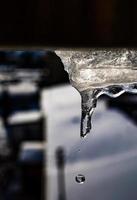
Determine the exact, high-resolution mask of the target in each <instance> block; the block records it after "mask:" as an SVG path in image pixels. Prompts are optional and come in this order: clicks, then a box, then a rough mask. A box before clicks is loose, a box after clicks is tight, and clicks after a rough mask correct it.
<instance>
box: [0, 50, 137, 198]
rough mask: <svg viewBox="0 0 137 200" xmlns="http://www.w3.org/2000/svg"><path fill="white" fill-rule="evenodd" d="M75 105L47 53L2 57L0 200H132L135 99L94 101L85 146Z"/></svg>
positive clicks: (136, 163)
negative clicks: (78, 180) (94, 106)
mask: <svg viewBox="0 0 137 200" xmlns="http://www.w3.org/2000/svg"><path fill="white" fill-rule="evenodd" d="M80 104H81V99H80V95H79V93H78V92H77V90H75V89H74V88H73V87H72V86H71V85H70V84H69V81H68V75H67V73H66V72H65V71H64V67H63V63H62V61H61V59H60V58H59V57H58V56H57V55H56V54H55V53H54V52H53V51H44V50H43V51H38V50H37V51H36V50H35V51H33V50H32V51H27V50H26V51H13V50H12V51H10V50H7V51H0V198H1V199H2V200H31V199H33V200H46V199H47V200H66V199H67V200H76V199H79V200H83V199H85V200H89V199H93V200H110V199H111V200H129V199H132V200H136V198H137V190H136V186H137V170H136V169H137V126H136V124H137V96H136V95H130V94H123V95H122V96H120V97H118V98H117V99H111V98H109V97H106V96H102V97H100V99H99V101H98V104H97V109H96V111H95V113H94V115H93V128H92V130H91V133H90V134H89V135H88V136H87V137H86V138H85V139H81V138H80V116H81V110H80ZM78 174H81V175H83V177H85V181H84V182H83V184H80V183H78V182H77V181H76V176H77V175H78Z"/></svg>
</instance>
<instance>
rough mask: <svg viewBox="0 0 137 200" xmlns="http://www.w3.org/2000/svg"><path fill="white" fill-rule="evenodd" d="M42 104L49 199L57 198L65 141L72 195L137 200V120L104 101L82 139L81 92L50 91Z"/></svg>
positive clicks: (101, 199)
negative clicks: (60, 153) (59, 153)
mask: <svg viewBox="0 0 137 200" xmlns="http://www.w3.org/2000/svg"><path fill="white" fill-rule="evenodd" d="M42 105H43V108H44V109H45V113H46V116H47V144H46V149H47V152H46V154H47V162H46V163H47V165H46V172H47V176H48V180H47V183H48V186H47V187H48V188H47V189H46V191H47V195H48V198H47V199H48V200H55V199H58V182H57V168H56V158H55V152H56V150H57V149H58V147H59V146H61V147H62V148H63V149H64V151H65V154H66V166H65V180H66V193H67V194H66V195H67V200H76V199H79V200H83V199H84V200H89V199H93V200H110V199H111V200H129V199H132V200H136V199H137V190H136V185H137V170H136V169H137V127H136V125H135V124H134V123H133V122H132V120H130V119H128V118H127V117H125V115H124V114H123V113H121V112H120V111H118V110H114V109H110V108H109V109H108V108H107V106H106V102H105V101H103V100H101V101H99V102H98V106H97V110H96V112H95V114H94V116H93V129H92V132H91V133H90V134H89V135H88V136H87V137H86V138H85V139H83V140H81V139H80V137H79V127H80V95H79V93H78V92H77V91H76V90H75V89H74V88H72V87H71V86H64V87H57V88H53V89H49V90H45V91H44V92H43V103H42ZM77 174H83V175H85V178H86V181H85V183H84V184H78V183H76V181H75V176H76V175H77Z"/></svg>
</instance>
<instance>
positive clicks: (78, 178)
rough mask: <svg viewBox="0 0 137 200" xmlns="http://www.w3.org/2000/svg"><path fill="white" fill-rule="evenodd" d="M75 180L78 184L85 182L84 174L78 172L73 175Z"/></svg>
mask: <svg viewBox="0 0 137 200" xmlns="http://www.w3.org/2000/svg"><path fill="white" fill-rule="evenodd" d="M75 180H76V182H77V183H79V184H83V183H84V182H85V176H84V175H82V174H78V175H77V176H76V177H75Z"/></svg>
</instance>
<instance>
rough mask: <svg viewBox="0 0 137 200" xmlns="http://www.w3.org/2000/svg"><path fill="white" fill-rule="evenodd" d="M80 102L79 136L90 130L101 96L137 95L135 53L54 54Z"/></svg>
mask: <svg viewBox="0 0 137 200" xmlns="http://www.w3.org/2000/svg"><path fill="white" fill-rule="evenodd" d="M56 53H57V55H58V56H60V58H61V59H62V62H63V64H64V66H65V70H66V71H67V72H68V74H69V78H70V82H71V84H72V86H73V87H75V88H76V89H77V90H78V91H79V93H80V95H81V99H82V101H81V102H82V103H81V107H82V115H81V133H80V135H81V137H85V136H86V135H87V134H88V133H89V132H90V130H91V128H92V124H91V118H92V115H93V112H94V110H95V107H96V105H97V99H98V98H99V96H101V95H102V94H105V95H108V96H110V97H113V98H116V97H118V96H120V95H121V94H123V93H124V92H128V93H137V50H135V49H91V50H74V51H71V50H70V51H65V50H61V51H59V50H58V51H56Z"/></svg>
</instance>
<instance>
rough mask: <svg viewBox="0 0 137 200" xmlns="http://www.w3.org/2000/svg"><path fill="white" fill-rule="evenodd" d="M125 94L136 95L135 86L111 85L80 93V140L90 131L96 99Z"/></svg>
mask: <svg viewBox="0 0 137 200" xmlns="http://www.w3.org/2000/svg"><path fill="white" fill-rule="evenodd" d="M125 92H126V93H132V94H137V84H136V83H133V84H124V85H112V86H108V87H105V88H98V89H97V88H96V89H95V90H86V91H82V92H81V93H80V94H81V102H82V103H81V109H82V114H81V129H80V136H81V137H82V138H84V137H86V136H87V134H88V133H89V132H90V130H91V129H92V115H93V113H94V110H95V108H96V106H97V100H98V98H99V97H100V96H101V95H103V94H104V95H107V96H109V97H112V98H116V97H119V96H120V95H122V94H123V93H125Z"/></svg>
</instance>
